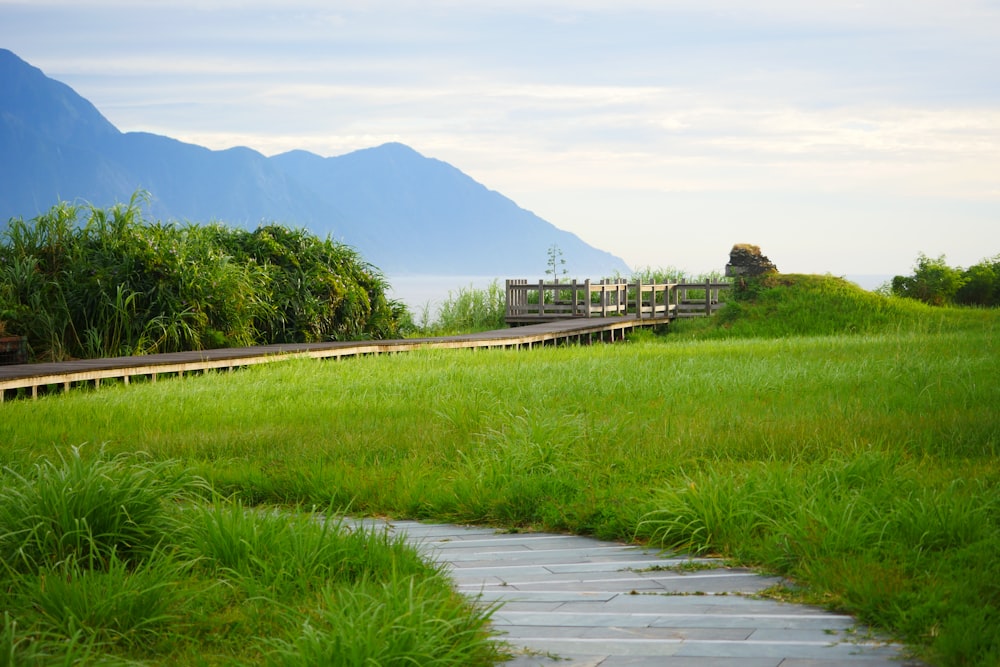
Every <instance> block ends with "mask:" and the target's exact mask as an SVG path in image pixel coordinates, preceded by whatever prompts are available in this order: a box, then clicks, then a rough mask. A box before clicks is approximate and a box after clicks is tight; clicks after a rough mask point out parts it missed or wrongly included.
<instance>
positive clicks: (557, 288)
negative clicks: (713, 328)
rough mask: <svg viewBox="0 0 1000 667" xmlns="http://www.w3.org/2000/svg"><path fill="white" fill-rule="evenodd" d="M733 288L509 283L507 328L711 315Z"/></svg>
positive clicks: (618, 282)
mask: <svg viewBox="0 0 1000 667" xmlns="http://www.w3.org/2000/svg"><path fill="white" fill-rule="evenodd" d="M729 287H731V285H730V284H729V283H720V282H712V281H711V280H706V281H705V282H703V283H649V284H647V283H643V282H641V281H640V282H634V283H629V282H627V281H624V280H602V281H601V282H599V283H592V282H591V281H590V280H586V281H584V282H578V281H576V280H573V281H569V282H559V281H558V280H553V281H551V282H545V281H544V280H539V281H538V282H537V283H529V282H528V281H527V280H521V279H511V280H507V283H506V299H507V310H506V320H507V324H529V323H534V322H546V321H552V320H559V319H565V318H572V317H619V316H621V317H625V316H633V317H637V318H639V319H641V320H642V319H665V320H672V319H674V318H677V317H698V316H705V315H711V314H712V313H714V312H715V311H716V310H718V309H719V308H720V307H721V306H722V305H723V304H721V303H720V302H719V291H720V290H723V289H728V288H729Z"/></svg>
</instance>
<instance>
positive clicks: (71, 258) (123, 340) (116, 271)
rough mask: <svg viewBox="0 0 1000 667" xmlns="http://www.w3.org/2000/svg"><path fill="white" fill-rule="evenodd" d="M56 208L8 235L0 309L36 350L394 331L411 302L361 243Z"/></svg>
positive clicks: (133, 210)
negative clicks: (398, 299) (367, 257)
mask: <svg viewBox="0 0 1000 667" xmlns="http://www.w3.org/2000/svg"><path fill="white" fill-rule="evenodd" d="M141 203H142V198H141V197H140V196H139V195H136V196H135V197H133V199H132V200H131V201H130V202H129V203H128V204H120V205H116V206H113V207H111V208H110V209H106V210H105V209H99V208H95V207H79V206H74V205H70V204H67V203H60V204H57V205H56V206H54V207H53V208H52V209H50V210H49V212H47V213H45V214H43V215H40V216H38V217H36V218H34V219H32V220H28V221H25V220H23V219H20V218H14V219H12V220H10V221H9V222H8V225H7V228H6V229H5V230H4V231H3V233H2V234H0V320H3V322H4V326H5V328H6V329H7V330H8V332H10V333H14V334H18V335H25V336H27V337H28V343H29V346H30V349H31V351H32V353H33V356H34V358H37V359H52V360H61V359H65V358H73V357H84V358H94V357H108V356H128V355H134V354H149V353H155V352H175V351H182V350H198V349H205V348H213V347H226V346H228V347H241V346H247V345H257V344H268V343H286V342H314V341H323V340H343V339H357V338H387V337H393V336H395V335H397V333H398V331H397V329H398V322H399V318H400V316H401V315H402V312H403V307H402V306H401V305H400V304H398V303H394V302H390V301H389V300H387V299H386V296H385V291H386V288H387V283H386V281H385V279H384V278H383V277H382V275H381V274H380V273H379V271H378V270H377V269H375V268H374V267H372V266H370V265H368V264H367V263H365V262H364V261H363V260H362V259H361V257H360V256H359V255H358V254H357V252H356V251H355V250H353V249H352V248H349V247H348V246H345V245H342V244H339V243H335V242H334V241H332V240H331V239H330V238H327V239H325V240H324V239H319V238H317V237H315V236H313V235H312V234H310V233H308V232H307V231H305V230H301V229H288V228H286V227H283V226H281V225H276V224H270V225H265V226H261V227H259V228H257V229H256V230H254V231H248V230H244V229H238V228H230V227H226V226H224V225H221V224H208V225H195V224H185V225H177V224H166V223H162V222H147V221H146V220H144V219H143V216H142V211H141V209H140V204H141Z"/></svg>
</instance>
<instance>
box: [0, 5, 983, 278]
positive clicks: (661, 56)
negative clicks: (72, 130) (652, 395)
mask: <svg viewBox="0 0 1000 667" xmlns="http://www.w3.org/2000/svg"><path fill="white" fill-rule="evenodd" d="M0 46H2V47H4V48H8V49H10V50H11V51H13V52H14V53H16V54H17V55H18V56H20V57H21V58H23V59H24V60H26V61H28V62H29V63H31V64H32V65H34V66H36V67H39V68H41V69H42V70H43V71H44V72H45V73H46V74H47V75H48V76H50V77H52V78H55V79H58V80H60V81H63V82H64V83H67V84H68V85H70V86H71V87H73V88H74V89H75V90H76V91H77V92H78V93H79V94H81V95H82V96H84V97H85V98H87V99H88V100H90V101H91V102H92V103H93V104H94V105H95V106H96V107H97V108H98V109H99V110H100V111H101V112H102V113H103V114H104V115H105V116H106V117H107V118H108V119H109V120H110V121H111V122H112V123H114V124H115V125H116V126H117V127H118V128H119V129H121V130H122V131H147V132H155V133H157V134H163V135H167V136H171V137H174V138H177V139H180V140H182V141H187V142H192V143H197V144H200V145H203V146H208V147H209V148H214V149H223V148H229V147H232V146H248V147H250V148H253V149H256V150H258V151H260V152H262V153H264V154H265V155H274V154H277V153H281V152H284V151H288V150H292V149H305V150H308V151H312V152H314V153H317V154H320V155H323V156H334V155H342V154H344V153H347V152H350V151H353V150H357V149H362V148H369V147H372V146H377V145H380V144H383V143H385V142H389V141H398V142H402V143H404V144H407V145H409V146H411V147H412V148H414V149H416V150H417V151H419V152H420V153H422V154H423V155H425V156H427V157H432V158H437V159H440V160H444V161H445V162H448V163H450V164H452V165H454V166H455V167H457V168H458V169H461V170H462V171H463V172H465V173H466V174H468V175H469V176H471V177H472V178H474V179H476V180H477V181H479V182H480V183H482V184H483V185H485V186H486V187H488V188H490V189H492V190H496V191H498V192H500V193H502V194H504V195H506V196H507V197H509V198H510V199H512V200H514V201H515V202H516V203H517V204H518V205H520V206H521V207H523V208H526V209H528V210H530V211H533V212H534V213H536V214H538V215H539V216H541V217H542V218H544V219H545V220H548V221H549V222H551V223H552V224H554V225H555V226H557V227H559V228H561V229H565V230H567V231H571V232H573V233H575V234H577V235H578V236H580V237H581V238H582V239H583V240H584V241H586V242H588V243H590V244H591V245H594V246H596V247H598V248H601V249H603V250H607V251H609V252H611V253H613V254H615V255H618V256H620V257H622V258H623V259H624V260H625V262H626V263H627V264H628V265H629V266H631V267H634V268H642V267H647V266H649V267H674V268H679V269H684V270H686V271H689V272H691V273H692V274H698V273H702V272H708V271H713V270H721V269H722V268H723V267H724V266H725V263H726V261H727V260H728V256H729V250H730V248H731V247H732V245H733V244H734V243H752V244H756V245H759V246H760V247H761V249H762V251H763V253H764V254H765V255H767V256H768V257H769V258H770V259H771V261H773V262H774V263H775V264H776V265H777V267H778V269H779V270H780V271H782V272H786V273H793V272H794V273H820V274H823V273H830V274H833V275H848V276H851V275H859V274H876V275H895V274H909V273H912V269H913V266H914V264H915V262H916V259H917V257H918V255H919V254H921V253H922V254H925V255H927V256H930V257H938V256H940V255H945V257H946V260H947V262H948V264H950V265H952V266H962V267H966V266H969V265H972V264H975V263H978V262H979V261H981V260H983V259H985V258H988V257H993V256H995V255H998V254H1000V1H998V0H872V1H868V2H866V1H852V0H808V1H803V0H745V1H742V2H735V1H730V0H658V1H653V0H530V1H529V0H412V1H411V0H371V1H362V0H343V1H339V2H337V1H334V0H283V1H282V2H276V1H275V0H268V1H267V2H264V1H261V0H249V1H245V2H241V1H237V0H169V1H166V2H164V1H160V0H145V1H144V0H93V1H88V0H0ZM153 194H154V195H155V193H153ZM345 241H347V242H348V243H349V242H350V239H345ZM538 252H539V255H540V262H539V264H540V267H542V266H544V261H545V260H544V249H539V251H538ZM566 260H567V265H568V266H571V264H572V258H571V257H567V258H566Z"/></svg>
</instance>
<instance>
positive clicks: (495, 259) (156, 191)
mask: <svg viewBox="0 0 1000 667" xmlns="http://www.w3.org/2000/svg"><path fill="white" fill-rule="evenodd" d="M0 91H2V93H3V94H2V95H0V155H3V156H4V159H3V160H0V226H2V225H4V224H6V221H7V220H8V219H9V218H11V217H16V216H20V217H25V218H30V217H34V216H35V215H38V214H39V213H41V212H44V211H45V210H47V209H48V208H49V207H51V206H52V205H53V204H55V203H56V202H57V201H60V200H69V201H78V200H80V201H85V202H88V203H92V204H94V205H96V206H101V207H104V206H110V205H111V204H114V203H116V202H121V201H128V199H129V198H130V197H131V196H132V194H133V193H134V192H135V191H136V190H140V189H142V190H146V191H148V192H150V193H151V195H152V203H151V205H150V211H149V213H150V215H151V216H153V217H155V218H158V219H163V220H180V221H193V222H208V221H211V220H218V221H223V222H226V223H229V224H233V225H240V226H246V227H253V226H256V225H257V224H258V223H260V222H271V221H276V222H281V223H284V224H287V225H291V226H302V227H307V228H308V229H309V230H310V231H312V232H314V233H316V234H320V235H327V234H329V235H331V236H333V237H334V238H336V239H338V240H340V241H342V242H344V243H347V244H348V245H352V246H354V247H356V248H357V249H358V250H359V251H360V252H361V253H362V255H363V256H364V257H365V258H366V260H367V261H369V262H370V263H372V264H374V265H375V266H377V267H379V268H380V269H382V270H383V271H384V272H386V273H388V274H399V273H413V274H436V275H467V274H477V275H496V276H501V277H503V276H511V277H514V276H528V277H533V276H536V275H540V274H541V273H542V272H543V271H544V268H545V260H546V250H547V249H548V248H549V247H550V246H551V245H553V244H555V245H558V246H559V248H560V249H561V250H562V252H563V256H564V258H565V259H566V260H567V268H568V269H569V270H571V271H572V273H573V274H574V275H578V276H580V277H595V278H596V277H599V276H601V275H606V274H610V273H613V272H616V271H618V272H627V271H628V267H627V266H626V265H625V263H624V262H623V261H622V260H621V259H620V258H617V257H614V256H613V255H611V254H609V253H607V252H604V251H601V250H598V249H596V248H593V247H591V246H589V245H588V244H586V243H584V242H583V241H582V240H581V239H579V238H578V237H577V236H575V235H574V234H571V233H569V232H566V231H563V230H560V229H557V228H556V227H555V226H553V225H552V224H550V223H548V222H546V221H545V220H543V219H541V218H539V217H538V216H536V215H534V214H533V213H531V212H529V211H526V210H524V209H522V208H520V207H518V206H517V205H516V204H515V203H514V202H513V201H511V200H510V199H508V198H506V197H504V196H503V195H501V194H499V193H497V192H493V191H491V190H489V189H487V188H486V187H485V186H483V185H482V184H480V183H477V182H476V181H474V180H473V179H471V178H470V177H469V176H467V175H465V174H463V173H462V172H461V171H459V170H458V169H456V168H455V167H453V166H451V165H448V164H446V163H444V162H441V161H439V160H434V159H430V158H426V157H424V156H422V155H420V154H419V153H417V152H416V151H414V150H413V149H411V148H409V147H407V146H404V145H403V144H385V145H383V146H378V147H375V148H370V149H365V150H360V151H356V152H354V153H349V154H347V155H342V156H338V157H331V158H323V157H320V156H318V155H314V154H312V153H307V152H305V151H292V152H290V153H285V154H282V155H278V156H275V157H271V158H268V157H265V156H264V155H262V154H261V153H258V152H257V151H254V150H251V149H249V148H242V147H241V148H231V149H228V150H223V151H213V150H209V149H207V148H204V147H201V146H195V145H192V144H186V143H183V142H180V141H177V140H175V139H171V138H169V137H163V136H159V135H155V134H149V133H145V132H129V133H122V132H120V131H119V130H118V129H117V128H116V127H115V126H114V125H113V124H111V123H110V122H109V121H108V120H107V119H106V118H104V116H102V115H101V113H100V112H99V111H98V110H97V109H96V108H95V107H94V106H93V105H92V104H91V103H90V102H88V101H87V100H85V99H84V98H82V97H80V96H79V95H78V94H76V93H75V92H74V91H73V90H72V89H71V88H70V87H69V86H66V85H65V84H62V83H60V82H58V81H54V80H52V79H49V78H48V77H46V76H45V74H44V73H42V72H41V70H39V69H37V68H35V67H32V66H31V65H29V64H27V63H25V62H24V61H22V60H21V59H20V58H18V57H17V56H16V55H15V54H13V53H11V52H10V51H6V50H3V49H0Z"/></svg>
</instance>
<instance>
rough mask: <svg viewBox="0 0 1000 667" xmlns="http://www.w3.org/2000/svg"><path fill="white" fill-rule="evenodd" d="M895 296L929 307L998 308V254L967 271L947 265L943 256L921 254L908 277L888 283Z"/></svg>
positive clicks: (999, 294)
mask: <svg viewBox="0 0 1000 667" xmlns="http://www.w3.org/2000/svg"><path fill="white" fill-rule="evenodd" d="M889 289H890V291H891V293H892V294H894V295H895V296H902V297H908V298H911V299H917V300H918V301H923V302H924V303H928V304H930V305H932V306H943V305H946V304H951V303H955V304H961V305H967V306H990V307H991V306H997V305H1000V255H996V256H994V257H992V258H987V259H984V260H982V261H981V262H979V263H978V264H974V265H973V266H970V267H969V268H968V269H962V268H961V267H959V268H955V267H951V266H948V264H947V262H946V261H945V257H944V255H941V256H940V257H937V258H934V259H932V258H930V257H927V256H925V255H923V254H921V255H920V256H919V257H918V258H917V263H916V265H915V266H914V267H913V275H912V276H896V277H895V278H893V279H892V282H891V283H890V288H889Z"/></svg>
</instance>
